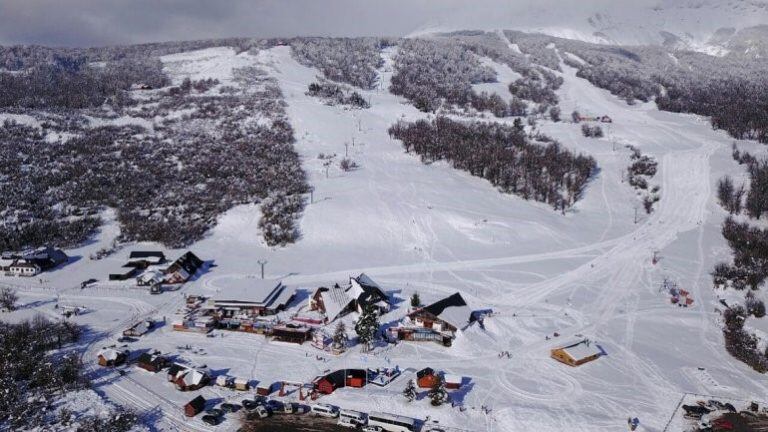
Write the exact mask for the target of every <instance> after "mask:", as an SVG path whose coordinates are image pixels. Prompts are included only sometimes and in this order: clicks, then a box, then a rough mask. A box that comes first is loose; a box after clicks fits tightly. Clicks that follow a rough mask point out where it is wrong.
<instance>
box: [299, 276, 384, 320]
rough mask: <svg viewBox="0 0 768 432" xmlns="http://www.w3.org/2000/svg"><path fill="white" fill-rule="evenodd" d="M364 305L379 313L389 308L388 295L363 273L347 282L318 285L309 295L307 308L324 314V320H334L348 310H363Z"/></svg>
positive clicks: (360, 311) (348, 311)
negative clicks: (372, 307)
mask: <svg viewBox="0 0 768 432" xmlns="http://www.w3.org/2000/svg"><path fill="white" fill-rule="evenodd" d="M366 306H374V308H376V310H377V311H379V313H386V312H387V311H389V308H390V299H389V296H388V295H387V294H386V293H385V292H384V291H383V290H382V289H381V287H380V286H379V285H378V284H377V283H376V282H374V281H373V279H371V278H370V277H368V275H366V274H365V273H361V274H360V276H358V277H350V278H349V284H347V285H345V286H341V285H339V284H334V285H333V287H331V288H327V287H320V288H318V289H317V290H315V292H314V293H313V294H312V295H311V296H310V297H309V310H311V311H318V312H320V313H322V314H323V315H324V316H325V322H331V321H334V320H335V319H336V318H338V317H341V316H344V315H346V314H348V313H350V312H353V311H357V312H359V313H362V312H363V308H365V307H366Z"/></svg>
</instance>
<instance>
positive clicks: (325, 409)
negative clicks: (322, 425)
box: [310, 403, 339, 418]
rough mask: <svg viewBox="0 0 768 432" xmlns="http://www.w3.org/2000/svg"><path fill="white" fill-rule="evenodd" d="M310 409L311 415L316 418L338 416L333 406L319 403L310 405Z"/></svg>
mask: <svg viewBox="0 0 768 432" xmlns="http://www.w3.org/2000/svg"><path fill="white" fill-rule="evenodd" d="M310 409H311V411H312V414H314V415H315V416H317V417H320V416H322V417H331V418H334V417H338V416H339V410H338V409H336V407H335V406H333V405H328V404H323V403H319V404H314V405H312V406H311V407H310Z"/></svg>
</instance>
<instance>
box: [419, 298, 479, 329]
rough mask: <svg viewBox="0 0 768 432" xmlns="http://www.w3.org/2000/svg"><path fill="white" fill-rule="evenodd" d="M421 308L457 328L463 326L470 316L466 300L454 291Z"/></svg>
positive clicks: (470, 312)
mask: <svg viewBox="0 0 768 432" xmlns="http://www.w3.org/2000/svg"><path fill="white" fill-rule="evenodd" d="M422 310H425V311H427V312H429V313H431V314H432V315H435V316H437V317H439V318H440V319H441V320H443V321H445V322H447V323H449V324H451V325H453V326H454V327H456V328H458V329H460V328H463V327H464V326H465V325H466V324H468V323H469V320H470V318H471V316H472V309H471V308H470V307H469V306H468V305H467V302H466V301H464V298H463V297H462V296H461V294H459V293H455V294H453V295H451V296H449V297H446V298H444V299H442V300H440V301H437V302H435V303H432V304H431V305H429V306H426V307H424V308H423V309H422Z"/></svg>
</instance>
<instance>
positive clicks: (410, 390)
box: [403, 378, 417, 402]
mask: <svg viewBox="0 0 768 432" xmlns="http://www.w3.org/2000/svg"><path fill="white" fill-rule="evenodd" d="M416 393H417V391H416V384H415V383H414V382H413V378H411V379H409V380H408V384H406V385H405V389H403V396H404V397H405V399H406V400H407V401H408V402H413V400H414V399H416Z"/></svg>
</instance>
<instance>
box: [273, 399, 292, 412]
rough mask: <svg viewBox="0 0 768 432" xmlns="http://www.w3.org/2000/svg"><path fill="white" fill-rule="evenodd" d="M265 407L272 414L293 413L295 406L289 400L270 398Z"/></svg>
mask: <svg viewBox="0 0 768 432" xmlns="http://www.w3.org/2000/svg"><path fill="white" fill-rule="evenodd" d="M267 407H268V408H269V409H270V410H271V411H272V413H274V414H293V413H295V412H296V407H295V406H294V405H293V404H292V403H290V402H281V401H277V400H270V401H269V402H268V403H267Z"/></svg>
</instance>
